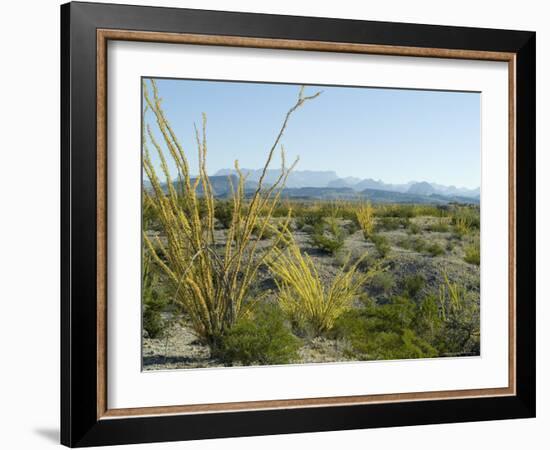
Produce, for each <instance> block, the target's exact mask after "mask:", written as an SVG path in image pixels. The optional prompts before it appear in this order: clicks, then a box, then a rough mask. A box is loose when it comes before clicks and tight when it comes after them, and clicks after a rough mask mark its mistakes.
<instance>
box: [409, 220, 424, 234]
mask: <svg viewBox="0 0 550 450" xmlns="http://www.w3.org/2000/svg"><path fill="white" fill-rule="evenodd" d="M421 231H422V228H421V227H420V225H418V224H417V223H414V222H409V233H411V234H418V233H420V232H421Z"/></svg>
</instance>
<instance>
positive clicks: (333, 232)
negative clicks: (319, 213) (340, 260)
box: [311, 219, 344, 255]
mask: <svg viewBox="0 0 550 450" xmlns="http://www.w3.org/2000/svg"><path fill="white" fill-rule="evenodd" d="M311 245H313V246H314V247H317V248H318V249H320V250H323V251H324V252H326V253H330V254H331V255H334V254H336V253H337V252H338V250H340V249H341V248H342V247H343V246H344V232H343V230H342V229H341V228H340V226H339V225H338V223H337V222H336V220H335V219H332V220H330V221H329V222H328V223H327V222H326V221H322V222H317V223H316V224H315V225H314V226H313V232H312V234H311Z"/></svg>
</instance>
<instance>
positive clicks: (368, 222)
mask: <svg viewBox="0 0 550 450" xmlns="http://www.w3.org/2000/svg"><path fill="white" fill-rule="evenodd" d="M355 217H356V220H357V223H358V224H359V227H360V228H361V230H363V236H365V239H367V238H368V237H370V236H371V235H372V234H373V232H374V208H373V207H372V205H371V203H370V202H366V203H360V204H359V205H358V206H357V208H356V210H355Z"/></svg>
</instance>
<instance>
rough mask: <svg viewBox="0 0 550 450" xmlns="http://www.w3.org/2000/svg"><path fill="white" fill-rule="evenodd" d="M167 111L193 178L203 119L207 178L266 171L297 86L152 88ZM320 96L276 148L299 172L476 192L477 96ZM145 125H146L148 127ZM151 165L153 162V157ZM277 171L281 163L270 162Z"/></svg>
mask: <svg viewBox="0 0 550 450" xmlns="http://www.w3.org/2000/svg"><path fill="white" fill-rule="evenodd" d="M157 85H158V88H159V92H160V96H161V97H162V99H163V103H162V104H163V108H164V110H165V113H166V115H167V117H168V119H169V120H170V122H171V124H172V126H173V128H174V130H175V132H176V133H177V135H178V136H179V139H180V141H181V142H182V144H183V146H184V149H185V151H186V154H187V155H188V158H189V161H190V164H191V170H192V172H193V173H196V172H197V169H196V168H197V149H196V144H195V138H194V130H193V123H196V124H197V125H198V126H199V125H200V122H201V114H202V112H205V113H206V115H207V117H208V125H207V138H208V159H207V165H208V172H209V173H210V174H213V173H215V172H216V171H217V170H219V169H223V168H232V167H233V162H234V160H235V159H238V160H239V163H240V166H241V167H242V168H252V169H258V168H260V167H262V166H263V164H264V161H265V158H266V154H267V151H268V149H269V148H270V147H271V145H272V143H273V141H274V139H275V137H276V135H277V132H278V130H279V128H280V126H281V123H282V120H283V118H284V115H285V113H286V111H287V110H288V109H289V108H290V107H291V106H292V105H293V104H294V103H295V102H296V99H297V96H298V92H299V85H287V84H264V83H242V82H225V81H223V82H222V81H194V80H178V79H160V80H157ZM320 90H322V91H323V93H322V94H321V95H320V96H319V97H318V98H317V99H315V100H313V101H310V102H307V103H306V104H305V105H304V106H303V107H302V108H300V109H299V110H298V111H297V112H296V113H295V114H294V115H293V116H292V118H291V120H290V123H289V125H288V128H287V131H286V132H285V134H284V136H283V139H282V143H283V145H284V146H285V150H286V153H287V160H288V161H293V160H294V159H295V158H296V156H299V157H300V162H299V163H298V166H297V167H296V170H333V171H335V172H336V173H337V174H338V176H340V177H346V176H353V177H358V178H374V179H381V180H383V181H384V182H386V183H405V182H408V181H411V180H415V181H429V182H435V183H440V184H445V185H455V186H463V187H469V188H475V187H478V186H479V185H480V148H481V143H480V133H481V129H480V113H481V111H480V94H478V93H462V92H440V91H439V92H438V91H420V90H402V89H377V88H364V87H340V86H338V87H334V86H307V87H306V90H305V94H306V95H310V94H313V93H315V92H317V91H320ZM151 119H152V117H151V116H149V121H150V122H151V123H153V122H152V120H151ZM151 153H152V156H153V157H154V159H157V158H156V155H154V152H151ZM271 167H272V168H278V167H279V159H278V158H277V159H276V160H275V161H274V162H273V163H272V166H271Z"/></svg>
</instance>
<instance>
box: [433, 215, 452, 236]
mask: <svg viewBox="0 0 550 450" xmlns="http://www.w3.org/2000/svg"><path fill="white" fill-rule="evenodd" d="M428 230H429V231H434V232H437V233H446V232H447V231H449V223H448V220H447V218H445V217H439V218H438V219H437V221H436V222H434V223H432V224H430V225H429V226H428Z"/></svg>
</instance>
